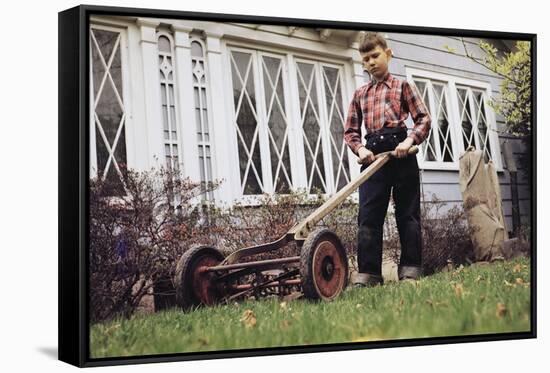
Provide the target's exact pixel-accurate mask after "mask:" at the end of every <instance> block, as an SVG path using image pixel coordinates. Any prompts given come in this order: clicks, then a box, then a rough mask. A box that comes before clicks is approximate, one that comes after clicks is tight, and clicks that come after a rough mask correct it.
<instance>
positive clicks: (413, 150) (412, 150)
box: [357, 145, 418, 165]
mask: <svg viewBox="0 0 550 373" xmlns="http://www.w3.org/2000/svg"><path fill="white" fill-rule="evenodd" d="M408 153H409V155H411V154H416V153H418V146H416V145H413V146H411V147H410V148H409V152H408ZM386 154H389V155H390V157H396V154H397V153H395V150H390V151H389V152H384V153H379V154H376V155H375V156H374V159H375V160H376V159H378V158H380V157H382V156H384V155H386ZM357 163H359V164H361V165H362V164H363V163H361V162H359V158H357Z"/></svg>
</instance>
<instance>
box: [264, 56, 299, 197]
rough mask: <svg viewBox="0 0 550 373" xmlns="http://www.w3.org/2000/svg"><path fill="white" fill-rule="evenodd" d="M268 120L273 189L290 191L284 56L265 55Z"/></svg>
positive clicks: (278, 191) (279, 191)
mask: <svg viewBox="0 0 550 373" xmlns="http://www.w3.org/2000/svg"><path fill="white" fill-rule="evenodd" d="M261 59H262V70H263V86H264V91H265V92H264V93H265V95H264V98H265V108H266V122H267V130H268V137H269V145H270V146H269V150H270V158H271V159H270V160H271V173H272V178H273V190H274V191H275V192H277V193H289V192H290V188H291V186H292V180H291V173H290V154H289V149H288V117H287V115H286V111H285V97H284V90H283V74H282V70H283V64H282V60H281V59H280V58H276V57H270V56H262V57H261Z"/></svg>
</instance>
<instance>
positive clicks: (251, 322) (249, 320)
mask: <svg viewBox="0 0 550 373" xmlns="http://www.w3.org/2000/svg"><path fill="white" fill-rule="evenodd" d="M240 321H241V322H242V323H243V324H244V326H245V327H247V328H252V327H254V326H255V325H256V315H254V312H253V311H252V310H245V311H244V313H243V316H242V317H241V320H240Z"/></svg>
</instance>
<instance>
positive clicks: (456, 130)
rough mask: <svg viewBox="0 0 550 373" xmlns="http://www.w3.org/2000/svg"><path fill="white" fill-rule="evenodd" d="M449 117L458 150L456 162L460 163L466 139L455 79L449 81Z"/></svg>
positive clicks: (454, 143)
mask: <svg viewBox="0 0 550 373" xmlns="http://www.w3.org/2000/svg"><path fill="white" fill-rule="evenodd" d="M449 102H450V105H449V110H450V113H449V119H450V120H451V123H450V124H449V125H450V126H451V133H452V135H453V137H454V141H453V146H454V149H455V150H456V153H455V156H454V163H455V164H457V165H458V159H459V157H460V154H461V153H463V152H464V150H465V146H464V139H463V136H462V121H461V119H460V108H459V105H458V91H457V88H456V84H455V82H454V81H453V80H451V81H449Z"/></svg>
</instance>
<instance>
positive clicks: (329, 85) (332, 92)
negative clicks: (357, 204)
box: [323, 66, 350, 190]
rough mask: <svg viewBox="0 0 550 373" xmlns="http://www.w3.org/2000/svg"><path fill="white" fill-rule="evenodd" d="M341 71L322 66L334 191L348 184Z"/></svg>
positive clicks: (348, 174)
mask: <svg viewBox="0 0 550 373" xmlns="http://www.w3.org/2000/svg"><path fill="white" fill-rule="evenodd" d="M341 80H342V71H341V70H340V69H337V68H335V67H329V66H323V82H324V89H325V105H326V110H327V117H328V121H329V129H330V131H329V136H330V149H331V156H332V172H333V177H334V185H335V187H336V190H340V189H341V188H342V187H344V186H345V185H346V184H347V183H349V182H350V172H349V161H348V153H347V146H346V143H345V142H344V124H345V119H344V109H343V106H342V84H341Z"/></svg>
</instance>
